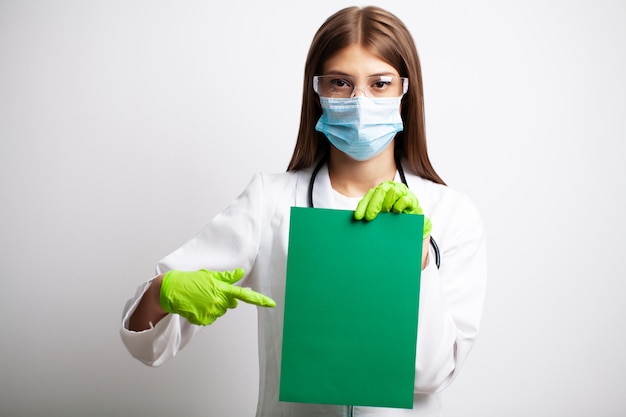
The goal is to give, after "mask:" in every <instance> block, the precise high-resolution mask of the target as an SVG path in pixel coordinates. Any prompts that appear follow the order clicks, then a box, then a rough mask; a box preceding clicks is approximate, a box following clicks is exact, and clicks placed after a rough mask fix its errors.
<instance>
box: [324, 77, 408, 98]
mask: <svg viewBox="0 0 626 417" xmlns="http://www.w3.org/2000/svg"><path fill="white" fill-rule="evenodd" d="M366 80H367V82H366V84H365V85H364V86H358V85H356V82H355V81H354V78H352V77H350V76H349V75H316V76H314V77H313V91H315V92H316V93H317V94H319V96H320V97H329V98H350V97H354V96H356V95H357V90H358V89H361V90H362V91H363V94H365V96H366V97H401V96H403V95H404V94H406V92H407V91H408V90H409V79H408V78H405V77H396V76H393V75H372V76H370V77H367V78H366Z"/></svg>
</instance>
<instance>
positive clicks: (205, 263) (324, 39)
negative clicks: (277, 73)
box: [121, 7, 486, 417]
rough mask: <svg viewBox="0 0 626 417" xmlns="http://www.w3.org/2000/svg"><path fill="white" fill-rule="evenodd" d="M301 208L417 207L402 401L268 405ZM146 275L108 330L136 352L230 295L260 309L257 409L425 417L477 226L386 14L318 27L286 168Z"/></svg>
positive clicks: (411, 48)
mask: <svg viewBox="0 0 626 417" xmlns="http://www.w3.org/2000/svg"><path fill="white" fill-rule="evenodd" d="M403 182H406V185H405V184H404V183H403ZM407 186H408V187H407ZM418 197H419V200H418ZM311 205H314V206H315V207H324V208H337V209H350V210H355V218H356V219H357V220H363V221H375V217H376V215H377V214H378V213H380V212H385V211H393V212H397V213H400V212H402V213H418V214H420V213H422V212H423V213H424V214H425V227H424V234H423V235H422V236H416V238H422V239H424V246H423V247H424V248H429V247H430V250H424V251H423V252H424V253H423V256H422V268H423V270H422V275H421V291H420V313H419V323H420V326H419V329H418V341H419V342H418V345H417V359H416V364H415V396H414V406H413V409H410V410H406V409H389V408H374V407H354V409H353V408H352V407H350V408H348V407H343V406H330V405H312V404H298V403H285V402H279V401H278V389H279V374H280V357H281V341H282V324H283V312H284V310H283V300H284V292H285V275H286V274H285V268H286V257H287V243H288V229H289V210H290V207H292V206H304V207H306V206H311ZM431 236H433V237H434V238H436V240H437V244H438V250H435V248H436V245H433V244H432V242H431ZM439 263H440V265H438V264H439ZM157 273H158V275H157V277H155V278H154V279H153V280H151V281H150V282H148V283H146V284H144V285H142V286H141V287H140V288H139V289H138V292H137V294H136V296H135V297H134V298H132V299H131V300H129V302H128V304H127V306H126V308H125V311H124V318H123V323H122V330H121V333H122V339H123V341H124V343H125V345H126V346H127V348H128V350H129V351H130V353H131V354H132V355H133V356H135V357H136V358H137V359H139V360H141V361H142V362H144V363H146V364H148V365H151V366H158V365H160V364H162V363H163V362H165V361H167V360H168V359H170V358H171V357H173V356H174V355H175V354H176V353H177V352H178V351H179V350H180V349H181V348H182V347H184V346H185V345H186V344H187V343H188V342H189V341H190V340H191V339H192V338H193V336H194V335H195V334H197V332H198V331H199V330H201V329H202V328H203V326H204V325H207V324H210V323H212V322H213V321H214V320H216V319H217V318H218V317H220V316H221V315H222V314H224V313H225V312H226V310H227V309H228V308H233V307H235V306H236V305H237V300H238V299H239V300H243V301H245V302H250V303H254V304H257V305H259V306H262V307H266V308H260V309H259V312H258V314H259V355H260V391H259V402H258V407H257V416H294V417H295V416H297V417H307V416H321V415H323V416H344V415H346V414H347V413H354V415H362V416H364V415H367V416H399V415H403V416H432V415H438V414H439V412H440V409H441V404H440V399H439V394H438V393H439V392H440V391H441V390H442V389H444V388H445V387H447V386H448V385H449V384H450V382H451V381H452V380H453V379H454V377H455V376H456V375H457V373H458V371H459V368H460V366H461V364H462V363H463V362H464V360H465V359H466V357H467V355H468V353H469V351H470V349H471V347H472V344H473V342H474V340H475V338H476V335H477V332H478V325H479V321H480V316H481V312H482V304H483V299H484V291H485V283H486V262H485V245H484V235H483V228H482V224H481V221H480V218H479V215H478V213H477V211H476V209H475V207H474V206H473V204H472V203H471V202H470V201H469V199H468V198H467V197H466V196H465V195H463V194H460V193H458V192H456V191H454V190H451V189H450V188H449V187H447V186H445V184H444V183H443V181H442V180H441V179H440V178H439V176H438V175H437V174H436V172H435V170H434V169H433V168H432V166H431V164H430V161H429V159H428V155H427V150H426V139H425V131H424V111H423V94H422V80H421V70H420V64H419V59H418V56H417V51H416V48H415V45H414V43H413V40H412V38H411V35H410V34H409V32H408V30H407V29H406V27H405V26H404V24H403V23H402V22H401V21H400V20H399V19H397V18H396V17H395V16H393V15H392V14H390V13H388V12H386V11H384V10H382V9H379V8H375V7H366V8H363V9H361V8H356V7H353V8H347V9H344V10H341V11H339V12H337V13H336V14H334V15H333V16H331V17H330V18H329V19H328V20H327V21H326V22H325V23H324V24H323V25H322V26H321V27H320V29H319V30H318V32H317V34H316V35H315V37H314V39H313V42H312V45H311V48H310V51H309V54H308V57H307V61H306V66H305V77H304V92H303V104H302V115H301V123H300V130H299V133H298V140H297V143H296V147H295V150H294V153H293V157H292V159H291V162H290V164H289V167H288V170H287V172H285V173H282V174H273V175H269V174H257V175H255V176H254V178H253V179H252V181H251V182H250V184H249V185H248V186H247V188H246V189H245V190H244V191H243V193H242V194H241V195H240V196H239V197H238V198H237V199H235V200H234V201H233V202H232V203H231V204H230V205H229V206H228V207H227V208H226V209H225V210H224V211H223V212H222V213H220V214H219V215H218V216H216V217H215V218H214V219H213V220H211V222H210V223H208V224H207V225H206V226H205V227H204V228H203V229H202V230H201V231H200V232H199V233H198V234H197V235H196V237H194V238H193V239H191V240H190V241H189V242H187V243H186V244H185V245H183V246H182V247H181V248H179V249H178V250H176V251H175V252H173V253H172V254H170V255H169V256H167V257H166V258H165V259H163V260H162V261H161V262H159V264H158V266H157ZM237 281H239V282H238V284H243V285H245V286H246V287H250V288H251V289H249V288H245V289H244V288H241V286H235V285H233V284H234V283H235V282H237ZM274 300H276V301H274Z"/></svg>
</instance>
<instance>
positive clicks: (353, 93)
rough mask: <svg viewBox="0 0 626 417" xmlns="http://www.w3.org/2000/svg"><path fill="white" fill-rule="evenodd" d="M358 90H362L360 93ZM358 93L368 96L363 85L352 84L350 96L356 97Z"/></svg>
mask: <svg viewBox="0 0 626 417" xmlns="http://www.w3.org/2000/svg"><path fill="white" fill-rule="evenodd" d="M359 90H361V91H362V93H361V94H359ZM359 95H362V96H364V97H369V96H368V94H367V89H366V87H363V86H361V85H355V86H354V91H352V95H351V96H350V98H352V97H358V96H359Z"/></svg>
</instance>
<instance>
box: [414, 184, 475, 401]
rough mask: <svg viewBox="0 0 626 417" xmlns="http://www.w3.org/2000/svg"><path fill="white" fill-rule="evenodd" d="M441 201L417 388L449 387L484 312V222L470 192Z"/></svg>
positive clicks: (426, 282)
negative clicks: (437, 260)
mask: <svg viewBox="0 0 626 417" xmlns="http://www.w3.org/2000/svg"><path fill="white" fill-rule="evenodd" d="M447 198H448V199H449V200H452V201H443V202H442V203H441V204H439V206H440V207H439V208H438V210H437V211H436V214H435V215H433V217H432V222H433V236H434V237H436V239H437V242H438V244H439V247H440V250H441V267H440V269H437V267H436V265H435V262H434V253H432V249H431V253H430V255H429V256H430V262H429V264H428V266H427V267H426V268H425V269H424V271H422V280H421V290H420V312H419V318H418V323H419V325H418V336H417V339H418V341H417V357H416V368H415V370H416V373H415V392H416V393H434V392H438V391H441V390H442V389H444V388H446V387H447V386H448V385H449V384H450V383H451V382H452V380H453V379H454V377H455V376H456V375H457V374H458V372H459V370H460V368H461V365H462V364H463V362H464V361H465V359H466V358H467V355H468V354H469V352H470V350H471V348H472V346H473V344H474V341H475V339H476V336H477V334H478V328H479V323H480V319H481V315H482V309H483V302H484V295H485V286H486V276H487V271H486V258H485V238H484V230H483V226H482V222H481V220H480V217H479V215H478V212H477V210H476V209H475V207H474V205H473V204H472V203H471V202H470V201H469V199H468V198H467V197H466V196H464V195H455V196H454V198H453V199H451V198H449V197H447Z"/></svg>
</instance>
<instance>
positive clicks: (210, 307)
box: [160, 268, 276, 325]
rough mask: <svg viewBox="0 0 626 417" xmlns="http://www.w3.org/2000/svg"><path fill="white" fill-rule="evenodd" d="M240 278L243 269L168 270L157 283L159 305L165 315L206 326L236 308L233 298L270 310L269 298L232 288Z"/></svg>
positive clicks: (270, 302) (242, 289)
mask: <svg viewBox="0 0 626 417" xmlns="http://www.w3.org/2000/svg"><path fill="white" fill-rule="evenodd" d="M243 276H244V270H243V269H241V268H236V269H234V270H232V271H224V272H214V271H207V270H206V269H201V270H200V271H194V272H186V271H176V270H174V271H169V272H167V273H166V274H165V275H164V276H163V282H162V283H161V294H160V304H161V307H162V308H163V310H165V311H167V312H168V313H175V314H179V315H181V316H183V317H184V318H186V319H187V320H189V322H191V323H193V324H200V325H207V324H211V323H213V322H214V321H215V320H217V318H219V317H221V316H223V315H224V314H225V313H226V310H228V309H229V308H235V307H237V299H239V300H242V301H245V302H246V303H250V304H255V305H258V306H262V307H274V306H276V302H275V301H274V300H272V299H271V298H269V297H267V296H265V295H263V294H260V293H258V292H255V291H252V290H251V289H249V288H241V287H237V286H235V285H233V284H234V283H235V282H237V281H239V280H240V279H241V278H243Z"/></svg>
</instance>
